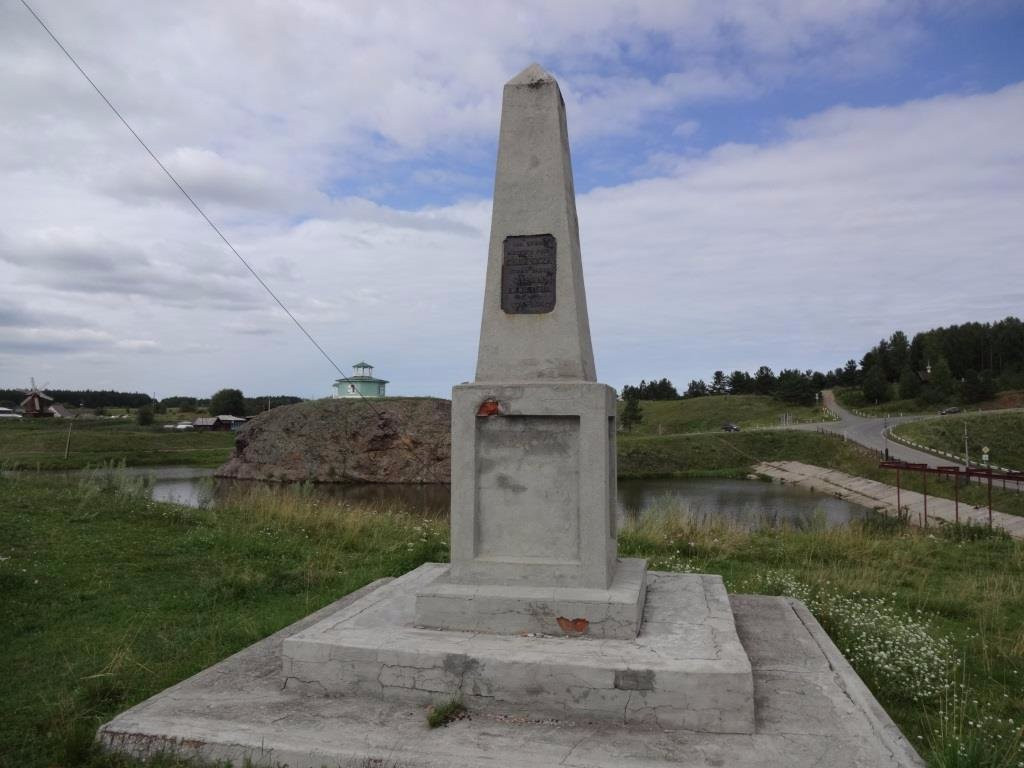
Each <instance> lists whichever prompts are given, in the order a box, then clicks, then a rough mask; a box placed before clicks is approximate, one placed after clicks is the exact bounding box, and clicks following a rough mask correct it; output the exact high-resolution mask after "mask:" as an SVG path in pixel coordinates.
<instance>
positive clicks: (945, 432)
mask: <svg viewBox="0 0 1024 768" xmlns="http://www.w3.org/2000/svg"><path fill="white" fill-rule="evenodd" d="M964 427H966V428H967V429H966V432H967V448H968V451H969V452H970V455H971V460H972V461H980V460H981V449H982V448H983V447H985V446H987V447H988V448H989V461H990V462H991V463H992V464H996V465H998V466H1000V467H1007V468H1009V469H1017V470H1021V471H1024V412H1019V411H1011V412H1007V413H999V412H995V413H970V414H965V413H958V414H950V415H948V416H940V417H938V418H934V419H924V420H923V421H914V422H911V423H909V424H901V425H900V426H898V427H896V428H895V429H893V432H894V433H896V434H898V435H899V436H900V437H904V438H906V439H908V440H912V441H913V442H915V443H919V444H921V445H927V446H929V447H930V448H936V449H938V450H940V451H946V452H948V453H955V454H957V455H958V456H962V455H963V453H964Z"/></svg>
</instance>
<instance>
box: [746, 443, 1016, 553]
mask: <svg viewBox="0 0 1024 768" xmlns="http://www.w3.org/2000/svg"><path fill="white" fill-rule="evenodd" d="M754 471H755V472H758V473H760V474H762V475H767V476H768V477H771V478H774V479H776V480H779V481H781V482H785V483H792V484H793V485H799V486H800V487H802V488H808V489H810V490H812V491H822V492H824V493H831V494H833V495H834V496H837V497H839V498H841V499H847V500H848V501H852V502H854V503H855V504H860V505H862V506H865V507H869V508H872V509H879V510H881V511H884V512H886V513H887V514H895V513H896V511H897V506H896V486H894V485H887V484H885V483H880V482H878V481H877V480H869V479H867V478H865V477H857V476H856V475H849V474H847V473H846V472H840V471H839V470H836V469H826V468H824V467H816V466H813V465H811V464H802V463H801V462H799V461H773V462H762V463H761V464H758V465H757V466H756V467H754ZM899 505H900V506H901V507H903V509H904V510H906V511H908V512H909V513H910V521H911V522H912V523H914V524H916V525H922V524H923V523H924V494H921V493H918V492H916V491H908V490H907V489H906V488H902V489H900V492H899ZM956 515H957V512H956V504H955V502H954V501H953V500H952V499H941V498H938V497H936V496H929V497H928V519H929V522H930V523H932V524H934V519H935V518H937V519H939V520H942V521H944V522H947V523H952V522H953V521H954V520H956ZM968 520H969V521H971V522H972V523H977V524H979V525H988V507H974V506H971V505H970V504H966V503H964V502H962V501H961V502H960V521H961V522H967V521H968ZM992 525H993V526H995V527H998V528H1002V529H1003V530H1005V531H1006V532H1007V533H1009V534H1010V535H1011V536H1012V537H1013V538H1015V539H1024V517H1018V516H1017V515H1008V514H1006V513H1004V512H997V511H995V510H993V511H992Z"/></svg>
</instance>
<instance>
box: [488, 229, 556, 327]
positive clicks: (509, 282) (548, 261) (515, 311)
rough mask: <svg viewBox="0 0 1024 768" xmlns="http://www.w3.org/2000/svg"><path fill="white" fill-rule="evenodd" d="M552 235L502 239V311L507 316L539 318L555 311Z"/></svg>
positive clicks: (553, 243)
mask: <svg viewBox="0 0 1024 768" xmlns="http://www.w3.org/2000/svg"><path fill="white" fill-rule="evenodd" d="M556 250H557V248H556V242H555V236H554V235H511V236H509V237H506V238H505V243H504V259H503V260H502V263H501V308H502V310H504V311H505V312H507V313H508V314H510V315H539V314H542V313H544V312H550V311H551V310H553V309H554V308H555V267H556V262H555V252H556Z"/></svg>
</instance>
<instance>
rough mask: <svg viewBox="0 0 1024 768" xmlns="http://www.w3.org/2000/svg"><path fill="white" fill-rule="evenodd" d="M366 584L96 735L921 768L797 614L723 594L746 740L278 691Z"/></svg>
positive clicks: (514, 763)
mask: <svg viewBox="0 0 1024 768" xmlns="http://www.w3.org/2000/svg"><path fill="white" fill-rule="evenodd" d="M382 583H383V582H377V583H375V584H372V585H370V586H368V587H366V588H364V589H363V590H360V591H359V592H356V593H354V594H352V595H350V596H348V597H346V598H343V599H342V600H339V601H337V602H336V603H334V604H332V605H329V606H327V607H326V608H324V609H322V610H321V611H318V612H317V613H315V614H313V615H312V616H309V617H307V618H306V619H304V620H302V621H300V622H298V623H296V624H294V625H292V626H290V627H288V628H286V629H284V630H281V631H280V632H278V633H277V634H275V635H273V636H271V637H269V638H267V639H265V640H263V641H261V642H259V643H256V644H255V645H253V646H251V647H249V648H247V649H246V650H244V651H242V652H240V653H238V654H236V655H234V656H232V657H230V658H229V659H226V660H225V661H223V662H221V663H220V664H217V665H215V666H213V667H211V668H209V669H207V670H205V671H203V672H201V673H199V674H198V675H196V676H195V677H192V678H190V679H188V680H185V681H184V682H182V683H179V684H178V685H176V686H174V687H172V688H170V689H168V690H166V691H164V692H162V693H160V694H158V695H156V696H154V697H152V698H151V699H149V700H147V701H145V702H143V703H141V704H139V705H138V706H136V707H133V708H132V709H130V710H128V711H127V712H125V713H123V714H121V715H119V716H118V717H117V718H115V719H114V720H112V721H111V722H109V723H107V724H106V725H104V726H103V727H102V728H101V729H100V732H99V738H100V740H101V741H102V743H103V744H104V745H105V746H106V747H107V748H108V749H112V750H120V751H123V752H129V753H133V754H136V755H140V756H145V755H151V754H154V753H155V752H158V751H161V750H173V751H176V752H178V753H181V754H184V755H188V756H192V757H197V758H201V759H207V760H214V759H221V760H224V759H226V760H231V761H233V762H234V764H235V765H241V764H242V762H243V761H244V760H246V759H249V760H252V761H253V762H254V763H255V764H257V765H268V766H273V765H287V766H289V767H290V768H321V766H367V765H373V766H378V767H379V768H390V767H391V766H437V767H438V768H442V767H443V768H463V767H468V766H503V767H504V766H508V767H509V768H534V767H536V766H545V767H546V766H552V765H563V766H572V767H573V768H612V767H613V766H616V767H619V768H621V767H623V766H625V767H627V768H629V767H632V768H641V767H643V768H647V767H652V766H658V767H662V766H663V767H664V768H668V766H682V767H683V768H705V767H707V766H730V768H753V767H754V766H787V768H810V767H811V766H822V765H827V766H830V767H831V768H869V767H870V768H880V767H886V766H888V767H895V766H901V767H906V768H910V767H913V768H921V767H922V766H923V763H922V762H921V760H920V758H918V756H917V755H916V753H915V752H914V750H913V748H912V747H911V746H910V745H909V744H908V742H907V741H906V740H905V739H904V738H903V736H902V735H901V734H900V733H899V731H898V730H897V729H896V727H895V725H894V724H893V723H892V721H891V720H890V719H889V717H888V716H887V715H886V714H885V712H884V711H882V709H881V708H880V707H879V706H878V704H877V702H875V700H874V698H873V697H872V696H871V694H870V692H868V690H867V689H866V688H865V687H864V685H863V683H862V682H861V681H860V679H859V678H858V677H857V675H856V674H855V673H854V672H853V670H852V669H850V667H849V665H848V664H847V663H846V661H845V660H844V659H843V657H842V655H841V654H840V653H839V651H838V650H837V649H836V647H835V646H834V645H833V644H832V642H831V641H830V640H829V639H828V637H827V636H826V635H825V633H824V632H823V631H822V630H821V627H820V626H819V625H818V624H817V622H815V621H814V619H813V618H812V617H811V616H810V614H809V613H808V612H807V611H806V609H805V608H804V607H803V606H802V605H801V604H800V603H799V602H796V601H792V600H789V599H787V598H781V597H754V596H732V597H731V602H732V606H733V609H734V613H735V617H736V626H737V631H738V633H739V637H740V640H741V642H742V643H743V645H744V647H745V648H746V650H747V653H748V655H749V657H750V659H751V663H752V666H753V673H754V698H755V704H756V729H755V732H754V733H753V734H708V733H695V732H693V731H685V730H668V729H663V728H658V727H656V726H651V725H647V726H645V725H630V726H625V725H622V724H616V723H610V722H608V721H588V720H584V719H574V720H572V719H554V718H543V717H533V718H530V717H510V716H506V715H502V714H501V713H500V712H490V713H481V712H474V711H472V710H471V712H470V717H469V718H468V719H465V720H459V721H457V722H454V723H452V724H451V725H449V726H448V727H445V728H438V729H435V730H431V729H429V728H428V727H427V725H426V717H425V715H426V712H425V709H424V708H423V707H422V706H412V705H409V704H401V703H396V702H393V701H388V700H385V699H382V698H380V697H370V696H325V695H309V694H308V693H306V694H300V693H297V692H294V691H291V690H289V689H287V688H284V687H283V686H282V684H281V681H280V670H281V664H282V659H281V646H282V643H283V641H284V640H285V639H286V638H288V637H291V636H293V635H295V634H296V633H298V632H300V631H301V630H303V629H306V628H308V627H310V626H312V625H314V624H316V623H317V622H319V621H322V620H323V619H325V618H327V617H328V616H330V615H332V614H335V613H337V612H339V611H341V610H343V609H344V608H345V607H346V606H349V605H351V604H352V603H354V602H355V601H357V600H359V599H360V598H362V597H364V596H366V595H367V594H369V593H371V592H372V591H373V590H375V589H377V588H378V587H380V586H381V584H382Z"/></svg>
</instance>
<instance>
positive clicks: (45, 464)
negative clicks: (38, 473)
mask: <svg viewBox="0 0 1024 768" xmlns="http://www.w3.org/2000/svg"><path fill="white" fill-rule="evenodd" d="M69 424H70V425H71V446H70V451H69V453H68V458H67V459H65V458H64V447H65V445H66V444H67V439H68V426H69ZM234 437H235V436H234V435H233V434H232V433H230V432H197V431H182V432H178V431H175V430H168V429H163V428H161V427H160V426H158V425H154V426H149V427H140V426H138V425H137V424H135V423H134V422H133V421H129V420H124V421H120V420H95V421H93V420H76V421H74V422H68V421H64V420H60V419H20V420H10V421H8V420H4V421H0V467H7V468H11V467H25V468H30V469H80V468H83V467H87V466H93V467H95V466H99V465H101V464H104V463H109V462H114V463H118V462H122V461H123V462H124V463H125V464H126V465H127V466H130V467H145V466H157V465H169V464H174V465H179V466H180V465H189V466H196V467H217V466H220V465H221V464H223V463H224V462H225V461H227V459H228V455H229V454H230V453H231V448H232V446H233V445H234Z"/></svg>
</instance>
